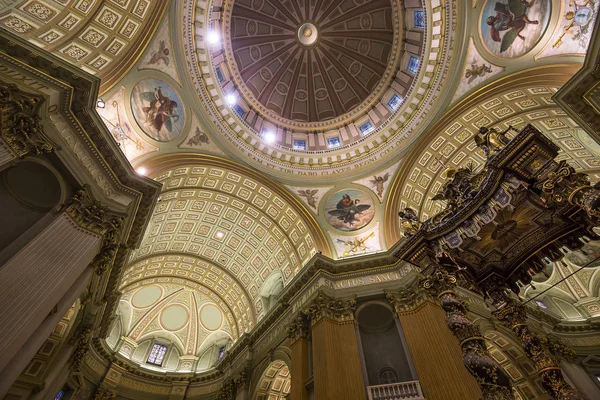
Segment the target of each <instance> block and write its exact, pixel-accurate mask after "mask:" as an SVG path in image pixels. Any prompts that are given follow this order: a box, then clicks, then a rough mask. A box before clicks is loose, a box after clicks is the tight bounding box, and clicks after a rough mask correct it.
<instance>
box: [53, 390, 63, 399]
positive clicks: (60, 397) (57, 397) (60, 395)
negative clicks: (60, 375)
mask: <svg viewBox="0 0 600 400" xmlns="http://www.w3.org/2000/svg"><path fill="white" fill-rule="evenodd" d="M64 395H65V392H63V391H62V390H61V391H60V392H58V394H57V395H56V397H55V398H54V400H60V399H62V398H63V396H64Z"/></svg>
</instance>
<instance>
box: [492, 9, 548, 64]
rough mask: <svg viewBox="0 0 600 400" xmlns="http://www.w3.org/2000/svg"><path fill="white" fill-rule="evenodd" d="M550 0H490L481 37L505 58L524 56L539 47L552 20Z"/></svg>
mask: <svg viewBox="0 0 600 400" xmlns="http://www.w3.org/2000/svg"><path fill="white" fill-rule="evenodd" d="M550 3H551V1H550V0H488V1H487V2H486V3H485V6H484V7H483V11H482V14H481V39H482V41H483V43H484V44H485V46H486V47H487V49H488V50H489V51H490V52H491V53H493V54H495V55H497V56H499V57H504V58H514V57H520V56H522V55H523V54H526V53H528V52H529V51H530V50H531V49H533V48H534V47H535V45H536V44H538V42H539V41H540V39H541V38H542V35H543V34H544V32H545V31H546V28H547V27H548V22H549V21H550V8H551V4H550Z"/></svg>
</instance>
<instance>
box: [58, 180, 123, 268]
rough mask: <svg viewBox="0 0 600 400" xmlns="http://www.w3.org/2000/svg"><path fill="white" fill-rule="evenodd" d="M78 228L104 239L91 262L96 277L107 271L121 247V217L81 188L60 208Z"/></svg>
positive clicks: (84, 188) (85, 189)
mask: <svg viewBox="0 0 600 400" xmlns="http://www.w3.org/2000/svg"><path fill="white" fill-rule="evenodd" d="M62 208H63V209H64V210H65V212H66V213H67V214H68V215H69V216H70V217H71V219H72V220H73V221H75V223H76V224H77V225H79V226H80V227H82V228H84V229H87V230H89V231H92V232H94V233H96V234H98V235H100V236H102V237H103V238H104V239H103V241H102V248H101V249H100V251H99V252H98V254H97V255H96V257H95V258H94V260H93V261H92V266H93V267H94V269H95V270H96V273H97V274H98V275H102V274H103V273H104V272H106V271H108V270H109V269H110V268H111V266H112V265H113V263H114V260H115V257H116V255H117V251H118V250H119V248H120V247H121V246H120V245H119V238H120V236H121V233H122V230H123V221H124V218H123V217H119V216H116V215H114V214H112V213H110V211H109V209H108V208H107V207H105V206H103V205H102V204H101V203H100V202H99V201H97V200H95V199H94V198H93V197H92V195H91V194H90V193H89V191H88V190H87V188H86V187H83V188H82V189H81V190H79V191H78V192H77V193H75V194H74V195H73V197H72V198H71V199H70V200H69V201H68V202H67V203H66V204H65V205H64V206H63V207H62Z"/></svg>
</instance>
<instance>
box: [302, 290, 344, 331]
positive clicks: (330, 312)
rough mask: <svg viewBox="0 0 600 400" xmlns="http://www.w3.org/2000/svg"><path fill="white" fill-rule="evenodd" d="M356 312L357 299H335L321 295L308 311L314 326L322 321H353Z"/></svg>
mask: <svg viewBox="0 0 600 400" xmlns="http://www.w3.org/2000/svg"><path fill="white" fill-rule="evenodd" d="M354 311H356V299H355V298H350V299H334V298H331V297H329V296H326V295H324V294H323V293H319V295H318V296H317V298H316V299H315V300H314V301H313V302H312V304H311V305H310V306H309V307H308V309H307V310H306V313H307V314H308V315H309V316H310V319H311V323H312V324H313V325H314V324H316V323H317V322H319V321H320V320H322V319H329V320H333V321H337V322H348V321H353V320H354Z"/></svg>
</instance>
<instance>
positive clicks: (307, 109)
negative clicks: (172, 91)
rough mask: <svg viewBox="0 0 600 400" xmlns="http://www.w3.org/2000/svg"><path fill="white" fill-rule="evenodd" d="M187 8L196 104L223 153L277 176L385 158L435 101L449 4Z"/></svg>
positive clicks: (295, 1) (292, 0)
mask: <svg viewBox="0 0 600 400" xmlns="http://www.w3.org/2000/svg"><path fill="white" fill-rule="evenodd" d="M435 4H437V3H435ZM188 5H189V7H190V8H188V10H189V12H191V13H193V15H195V16H196V17H195V18H194V19H193V20H192V21H191V23H192V26H190V27H189V28H188V27H187V26H186V30H185V40H186V42H187V45H186V50H187V51H188V54H187V58H188V63H189V64H190V65H191V66H192V70H191V78H192V81H193V83H194V85H195V87H196V90H197V92H198V94H199V100H200V102H199V103H198V104H199V105H200V106H201V107H202V108H204V109H205V110H206V111H207V112H208V113H209V114H210V116H211V120H212V122H213V123H214V124H215V128H216V130H218V131H219V140H220V141H221V142H222V143H223V144H224V145H226V146H228V147H229V148H230V150H231V151H232V152H233V153H234V154H236V155H237V156H241V157H243V158H248V160H249V162H250V163H251V164H252V165H253V166H255V167H256V168H258V169H260V170H263V171H265V170H266V171H269V173H271V174H274V175H276V176H281V177H284V176H287V177H288V178H289V177H291V176H295V177H299V176H304V177H306V176H310V177H311V179H313V178H314V179H319V180H326V179H327V178H328V176H330V175H333V174H336V175H337V174H343V173H350V172H351V171H352V170H353V166H355V165H357V164H361V165H362V166H367V165H369V164H371V163H373V162H375V161H378V160H381V159H388V158H391V157H392V156H393V155H394V154H396V152H394V151H392V150H393V149H394V148H397V147H398V146H400V143H403V142H404V143H403V144H402V148H404V147H405V146H406V145H407V142H405V140H406V139H407V138H411V139H412V138H414V137H415V136H416V133H417V131H418V129H416V128H417V127H418V126H420V125H422V124H423V122H424V120H423V119H421V118H419V115H421V114H422V113H424V112H426V111H427V110H429V109H431V107H434V103H435V102H436V100H439V99H440V98H439V97H437V96H435V93H436V91H438V90H439V89H440V86H441V84H442V82H443V80H442V79H440V78H441V76H442V73H441V71H445V70H446V69H447V68H448V67H449V62H450V52H448V51H446V50H447V48H449V46H451V39H452V38H451V37H450V36H452V34H451V32H453V30H452V29H451V26H452V25H453V24H454V23H455V16H454V14H453V7H454V6H455V5H454V4H453V3H449V4H448V7H443V8H441V9H440V10H438V12H433V7H434V3H431V2H425V1H420V0H411V1H406V2H397V1H391V0H376V1H365V0H343V1H334V0H285V1H274V0H225V1H223V3H222V4H220V5H219V6H216V7H210V5H209V6H208V7H207V5H206V4H205V3H204V2H197V1H192V2H191V3H188ZM209 9H210V11H209ZM439 11H442V12H439ZM434 35H436V40H433V37H434ZM436 69H437V70H438V71H439V72H440V74H435V73H434V71H435V70H436Z"/></svg>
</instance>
